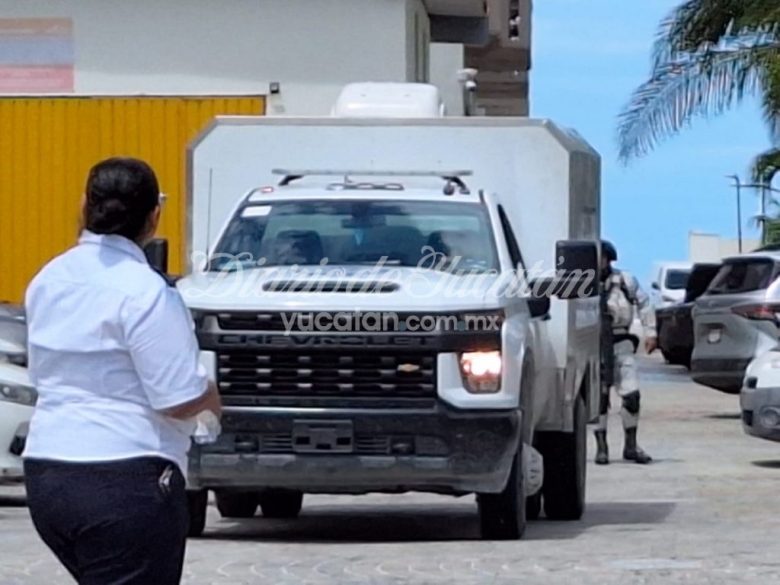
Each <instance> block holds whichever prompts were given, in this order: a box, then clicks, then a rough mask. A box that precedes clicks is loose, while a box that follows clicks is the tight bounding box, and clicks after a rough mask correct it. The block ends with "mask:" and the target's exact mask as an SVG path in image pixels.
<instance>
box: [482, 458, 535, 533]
mask: <svg viewBox="0 0 780 585" xmlns="http://www.w3.org/2000/svg"><path fill="white" fill-rule="evenodd" d="M523 483H524V482H523V446H522V443H521V445H520V447H518V449H517V454H516V456H515V460H514V462H513V463H512V471H511V472H510V473H509V480H508V481H507V484H506V487H505V488H504V490H503V491H502V492H501V493H498V494H479V495H477V506H478V507H479V523H480V532H481V535H482V538H484V539H485V540H516V539H518V538H522V536H523V533H524V532H525V525H526V515H525V510H526V508H525V506H526V501H525V486H524V485H523Z"/></svg>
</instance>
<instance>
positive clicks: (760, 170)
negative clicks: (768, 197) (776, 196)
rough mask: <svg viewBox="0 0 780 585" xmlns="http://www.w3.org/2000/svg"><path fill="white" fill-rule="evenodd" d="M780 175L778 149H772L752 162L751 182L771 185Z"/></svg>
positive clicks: (779, 151)
mask: <svg viewBox="0 0 780 585" xmlns="http://www.w3.org/2000/svg"><path fill="white" fill-rule="evenodd" d="M778 173H780V148H772V149H770V150H768V151H766V152H764V153H762V154H760V155H758V156H757V157H756V159H755V160H754V161H753V180H754V181H756V182H759V183H767V184H769V183H771V182H772V179H774V178H775V176H776V175H777V174H778Z"/></svg>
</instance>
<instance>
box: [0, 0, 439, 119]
mask: <svg viewBox="0 0 780 585" xmlns="http://www.w3.org/2000/svg"><path fill="white" fill-rule="evenodd" d="M420 11H421V12H422V17H421V18H420V21H421V26H422V27H423V28H424V29H425V34H427V35H429V32H428V17H427V14H426V13H425V10H424V7H423V6H422V3H421V0H377V1H372V2H368V1H367V0H327V1H322V0H220V1H214V0H133V1H132V2H129V1H127V0H57V1H56V2H53V1H51V0H24V1H19V0H0V18H2V19H8V18H70V19H72V21H73V36H74V40H75V93H76V94H82V95H172V94H173V95H209V94H221V95H225V94H266V93H268V88H269V83H270V82H279V83H280V84H281V93H280V94H279V95H278V96H277V97H274V98H273V99H272V100H271V103H269V113H271V114H273V113H277V114H296V115H306V114H311V115H315V114H327V113H328V112H329V110H330V107H331V105H332V103H333V101H334V100H335V97H336V95H337V94H338V91H339V89H340V88H341V86H343V85H344V84H345V83H348V82H352V81H414V78H410V77H409V76H410V72H413V71H414V68H413V67H412V66H411V65H412V64H413V63H414V62H415V61H414V60H415V59H416V49H415V50H412V49H413V44H412V39H410V38H409V36H408V28H409V27H408V26H407V23H408V20H409V19H410V18H411V19H412V20H413V13H418V14H419V13H420ZM411 34H414V26H412V32H411Z"/></svg>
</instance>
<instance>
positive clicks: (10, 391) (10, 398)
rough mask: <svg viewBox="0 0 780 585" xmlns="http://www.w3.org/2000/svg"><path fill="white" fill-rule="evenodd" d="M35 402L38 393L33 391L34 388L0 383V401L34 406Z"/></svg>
mask: <svg viewBox="0 0 780 585" xmlns="http://www.w3.org/2000/svg"><path fill="white" fill-rule="evenodd" d="M37 400H38V393H37V392H36V391H35V388H30V387H29V386H17V385H16V384H3V383H2V382H0V401H3V402H14V403H16V404H24V405H25V406H35V403H36V401H37Z"/></svg>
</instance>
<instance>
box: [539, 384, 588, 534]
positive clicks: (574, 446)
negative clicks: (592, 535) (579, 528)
mask: <svg viewBox="0 0 780 585" xmlns="http://www.w3.org/2000/svg"><path fill="white" fill-rule="evenodd" d="M586 442H587V419H586V413H585V401H584V400H583V398H582V396H579V397H578V398H577V400H576V402H575V403H574V432H572V433H557V432H546V433H539V441H538V448H539V451H540V452H541V453H542V456H543V457H544V486H543V487H542V494H543V497H544V513H545V516H547V518H549V519H550V520H579V519H580V518H582V514H583V513H584V512H585V469H586V465H587V461H586V459H587V443H586Z"/></svg>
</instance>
